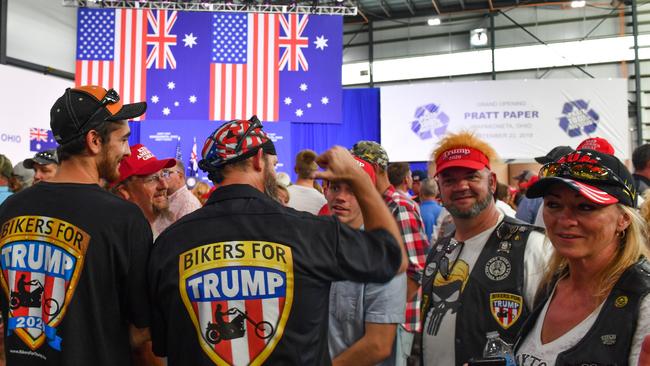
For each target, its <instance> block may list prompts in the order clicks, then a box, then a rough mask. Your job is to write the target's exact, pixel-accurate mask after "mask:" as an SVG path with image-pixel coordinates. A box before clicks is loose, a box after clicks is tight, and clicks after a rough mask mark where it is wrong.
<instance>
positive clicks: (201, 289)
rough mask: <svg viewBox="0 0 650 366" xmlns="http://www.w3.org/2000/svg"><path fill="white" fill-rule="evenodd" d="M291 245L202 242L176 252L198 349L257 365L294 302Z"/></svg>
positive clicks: (218, 358)
mask: <svg viewBox="0 0 650 366" xmlns="http://www.w3.org/2000/svg"><path fill="white" fill-rule="evenodd" d="M293 285H294V278H293V258H292V253H291V248H290V247H288V246H286V245H282V244H278V243H271V242H261V241H229V242H219V243H212V244H207V245H203V246H200V247H197V248H194V249H191V250H189V251H186V252H184V253H182V254H181V255H180V257H179V290H180V295H181V298H182V300H183V303H184V304H185V307H186V309H187V311H188V314H189V316H190V318H191V319H192V322H193V323H194V327H195V328H196V337H197V338H198V341H199V343H200V344H201V348H203V351H204V352H205V353H206V354H207V355H208V357H209V358H210V359H211V360H212V361H213V362H215V363H216V364H217V365H261V364H262V363H263V362H264V361H265V360H266V359H267V358H268V357H269V355H270V354H271V353H272V352H273V350H274V349H275V346H276V345H277V344H278V342H279V341H280V339H281V338H282V335H283V333H284V327H285V325H286V323H287V319H288V318H289V313H290V312H291V305H292V302H293Z"/></svg>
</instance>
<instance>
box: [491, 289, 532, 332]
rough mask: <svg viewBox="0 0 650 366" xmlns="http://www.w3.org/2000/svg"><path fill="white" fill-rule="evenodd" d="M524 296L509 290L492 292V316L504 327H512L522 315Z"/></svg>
mask: <svg viewBox="0 0 650 366" xmlns="http://www.w3.org/2000/svg"><path fill="white" fill-rule="evenodd" d="M523 303H524V302H523V298H522V297H521V296H519V295H514V294H510V293H507V292H496V293H492V294H490V310H491V312H492V316H493V317H494V319H495V320H496V321H497V323H499V325H500V326H501V327H502V328H503V329H508V328H510V327H511V326H512V325H513V324H515V323H516V322H517V320H518V319H519V316H520V315H521V311H522V306H523Z"/></svg>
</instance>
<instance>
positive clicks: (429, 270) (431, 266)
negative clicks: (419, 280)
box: [424, 262, 437, 277]
mask: <svg viewBox="0 0 650 366" xmlns="http://www.w3.org/2000/svg"><path fill="white" fill-rule="evenodd" d="M436 267H437V264H436V262H431V263H429V264H427V266H426V268H424V275H425V276H427V277H431V275H432V274H433V272H435V271H436Z"/></svg>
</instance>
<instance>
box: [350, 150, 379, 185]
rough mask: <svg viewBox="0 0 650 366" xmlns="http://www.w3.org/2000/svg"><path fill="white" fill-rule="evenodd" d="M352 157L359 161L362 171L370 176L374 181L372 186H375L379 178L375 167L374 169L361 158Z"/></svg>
mask: <svg viewBox="0 0 650 366" xmlns="http://www.w3.org/2000/svg"><path fill="white" fill-rule="evenodd" d="M352 157H353V158H354V160H356V161H357V163H359V166H360V167H361V169H363V171H364V172H366V174H368V175H369V176H370V180H371V181H372V184H375V183H376V182H377V176H376V175H375V167H373V166H372V164H370V163H369V162H367V161H365V160H363V159H361V158H359V157H356V156H352Z"/></svg>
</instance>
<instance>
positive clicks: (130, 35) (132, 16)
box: [75, 8, 150, 104]
mask: <svg viewBox="0 0 650 366" xmlns="http://www.w3.org/2000/svg"><path fill="white" fill-rule="evenodd" d="M147 12H150V11H147ZM145 17H146V13H145V12H144V11H139V10H129V9H85V8H80V9H79V12H78V17H77V22H78V23H77V63H76V75H75V84H76V85H77V86H79V85H89V84H90V85H101V86H103V87H105V88H107V89H108V88H113V89H115V90H117V92H118V93H120V97H121V98H122V101H123V102H124V103H125V104H127V103H134V102H141V101H143V100H145V99H146V92H145V88H146V69H145V62H144V61H145V53H146V50H147V49H146V47H147V45H146V43H145V38H144V36H145V35H146V33H147V21H146V19H145Z"/></svg>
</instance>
